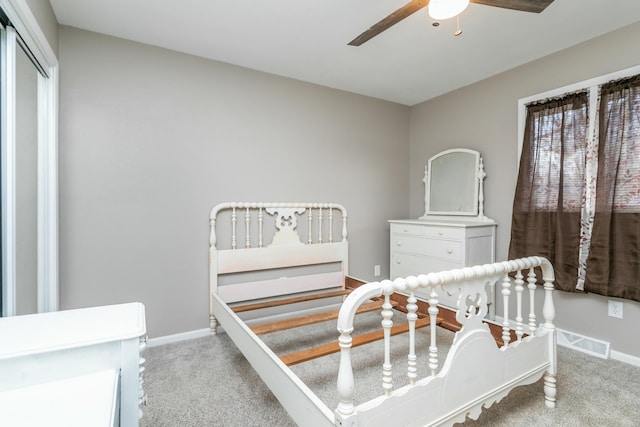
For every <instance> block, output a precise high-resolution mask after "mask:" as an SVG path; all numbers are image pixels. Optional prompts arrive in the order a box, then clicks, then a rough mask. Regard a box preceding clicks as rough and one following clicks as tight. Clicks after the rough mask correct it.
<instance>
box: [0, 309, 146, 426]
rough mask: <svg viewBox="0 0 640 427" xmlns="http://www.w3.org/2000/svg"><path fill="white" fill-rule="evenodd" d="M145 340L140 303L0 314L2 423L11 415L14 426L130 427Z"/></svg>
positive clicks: (141, 397)
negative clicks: (15, 314) (8, 315)
mask: <svg viewBox="0 0 640 427" xmlns="http://www.w3.org/2000/svg"><path fill="white" fill-rule="evenodd" d="M145 343H146V322H145V312H144V306H143V305H142V304H140V303H130V304H119V305H111V306H103V307H93V308H84V309H78V310H67V311H58V312H52V313H41V314H32V315H25V316H15V317H4V318H0V379H1V380H0V413H1V414H4V416H5V420H4V421H6V420H7V419H11V417H12V416H13V418H12V420H13V421H12V422H11V425H14V426H23V425H24V426H32V425H47V426H64V427H70V426H74V427H75V426H79V427H80V426H82V427H84V426H103V425H104V426H112V425H113V426H120V427H135V426H137V425H138V419H139V418H140V417H141V415H142V412H141V410H140V408H139V405H140V404H144V403H145V401H146V397H145V394H144V391H143V388H142V381H143V370H144V359H143V358H142V356H141V353H142V351H143V349H144V346H145ZM7 417H9V418H7ZM97 417H99V418H100V419H96V418H97ZM1 418H2V416H1V415H0V425H4V424H3V420H2V419H1ZM41 420H46V422H44V423H43V422H40V421H41Z"/></svg>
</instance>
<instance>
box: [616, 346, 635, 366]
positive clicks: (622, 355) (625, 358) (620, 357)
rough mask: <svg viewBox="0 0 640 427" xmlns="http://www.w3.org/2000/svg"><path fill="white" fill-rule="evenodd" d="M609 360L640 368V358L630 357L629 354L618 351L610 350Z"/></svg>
mask: <svg viewBox="0 0 640 427" xmlns="http://www.w3.org/2000/svg"><path fill="white" fill-rule="evenodd" d="M611 358H612V359H613V360H618V361H620V362H624V363H628V364H629V365H633V366H638V367H640V357H636V356H631V355H630V354H625V353H620V352H619V351H615V350H611Z"/></svg>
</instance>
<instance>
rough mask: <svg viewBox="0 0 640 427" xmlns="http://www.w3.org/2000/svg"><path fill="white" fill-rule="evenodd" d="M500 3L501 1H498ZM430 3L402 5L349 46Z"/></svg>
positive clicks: (419, 1)
mask: <svg viewBox="0 0 640 427" xmlns="http://www.w3.org/2000/svg"><path fill="white" fill-rule="evenodd" d="M497 3H500V2H497ZM428 4H429V0H412V1H410V2H409V3H407V4H405V5H404V6H402V7H401V8H400V9H398V10H396V11H395V12H393V13H392V14H391V15H389V16H387V17H386V18H384V19H383V20H381V21H380V22H377V23H375V24H373V25H372V26H371V28H369V29H368V30H367V31H365V32H364V33H362V34H360V35H359V36H358V37H356V38H355V39H353V40H351V41H350V42H349V43H348V44H349V46H360V45H361V44H362V43H364V42H366V41H367V40H370V39H372V38H374V37H375V36H377V35H378V34H380V33H381V32H383V31H385V30H386V29H388V28H390V27H392V26H394V25H395V24H397V23H398V22H400V21H402V20H403V19H404V18H406V17H407V16H409V15H412V14H414V13H415V12H417V11H419V10H420V9H422V8H424V7H425V6H427V5H428Z"/></svg>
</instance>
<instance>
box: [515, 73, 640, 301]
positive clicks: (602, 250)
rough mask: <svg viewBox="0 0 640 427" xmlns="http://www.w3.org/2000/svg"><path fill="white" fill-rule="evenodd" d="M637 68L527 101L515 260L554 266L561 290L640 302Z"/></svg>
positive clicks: (639, 84)
mask: <svg viewBox="0 0 640 427" xmlns="http://www.w3.org/2000/svg"><path fill="white" fill-rule="evenodd" d="M638 68H639V67H636V68H635V69H631V70H626V71H623V72H621V73H617V74H616V75H609V76H603V77H602V78H600V79H596V80H594V81H590V82H584V83H582V84H579V85H573V87H571V88H563V89H561V90H562V92H563V93H564V94H563V95H561V96H557V97H555V98H547V99H545V100H543V101H536V100H535V98H534V99H526V100H521V115H522V116H524V117H525V121H524V124H523V125H522V126H521V128H520V134H521V136H522V141H523V142H522V147H521V151H522V152H521V155H520V169H519V174H518V184H517V188H516V194H515V197H514V206H513V221H512V230H511V244H510V248H509V257H510V258H514V257H520V256H528V255H532V254H536V255H541V256H545V257H547V258H549V259H550V260H551V261H552V263H553V264H554V266H555V269H556V277H557V287H558V289H562V290H566V291H575V290H585V291H588V292H595V293H599V294H602V295H607V296H615V297H621V298H627V299H634V300H637V301H640V279H639V278H640V75H636V76H633V77H622V78H620V77H621V75H623V76H625V75H626V76H628V75H629V74H633V73H638V72H640V69H638ZM614 78H615V79H616V80H613V81H611V80H612V79H614ZM607 81H608V83H604V82H607ZM567 92H569V93H567ZM551 95H553V96H555V95H556V93H551ZM540 97H542V96H540ZM538 99H539V98H538ZM523 113H524V114H523Z"/></svg>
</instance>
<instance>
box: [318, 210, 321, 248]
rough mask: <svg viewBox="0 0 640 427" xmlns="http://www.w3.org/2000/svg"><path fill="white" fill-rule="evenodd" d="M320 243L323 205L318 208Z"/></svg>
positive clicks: (319, 238)
mask: <svg viewBox="0 0 640 427" xmlns="http://www.w3.org/2000/svg"><path fill="white" fill-rule="evenodd" d="M318 243H322V206H321V207H320V208H319V209H318Z"/></svg>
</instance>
